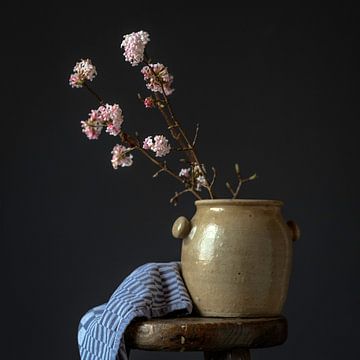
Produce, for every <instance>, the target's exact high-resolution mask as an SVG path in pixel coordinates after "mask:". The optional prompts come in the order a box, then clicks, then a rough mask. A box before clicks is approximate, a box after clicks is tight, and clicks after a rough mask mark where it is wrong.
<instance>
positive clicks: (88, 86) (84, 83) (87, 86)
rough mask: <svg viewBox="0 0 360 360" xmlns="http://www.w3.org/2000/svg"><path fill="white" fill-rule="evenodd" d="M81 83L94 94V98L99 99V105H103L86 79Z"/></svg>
mask: <svg viewBox="0 0 360 360" xmlns="http://www.w3.org/2000/svg"><path fill="white" fill-rule="evenodd" d="M83 85H84V87H85V89H87V90H88V91H89V92H90V93H91V94H92V95H94V96H95V97H96V99H97V100H98V101H99V103H100V105H104V101H103V99H102V98H101V97H100V96H99V95H98V94H97V92H95V91H94V90H93V88H92V87H91V86H90V85H89V84H88V83H87V82H86V81H84V82H83Z"/></svg>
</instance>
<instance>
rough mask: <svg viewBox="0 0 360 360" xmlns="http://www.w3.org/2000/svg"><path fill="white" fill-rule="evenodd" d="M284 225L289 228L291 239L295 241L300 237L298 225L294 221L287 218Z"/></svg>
mask: <svg viewBox="0 0 360 360" xmlns="http://www.w3.org/2000/svg"><path fill="white" fill-rule="evenodd" d="M286 225H287V226H288V227H289V229H290V233H291V240H292V241H296V240H299V239H300V235H301V232H300V228H299V226H298V225H297V224H296V222H295V221H292V220H289V221H288V222H287V223H286Z"/></svg>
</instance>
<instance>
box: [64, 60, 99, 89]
mask: <svg viewBox="0 0 360 360" xmlns="http://www.w3.org/2000/svg"><path fill="white" fill-rule="evenodd" d="M73 71H74V73H73V74H71V75H70V79H69V84H70V85H71V86H72V87H76V88H81V87H82V86H83V84H84V81H85V80H89V81H93V79H94V78H95V76H96V75H97V72H96V67H95V66H94V65H93V64H92V63H91V60H90V59H85V60H83V59H82V60H81V61H79V62H77V63H76V65H75V66H74V69H73Z"/></svg>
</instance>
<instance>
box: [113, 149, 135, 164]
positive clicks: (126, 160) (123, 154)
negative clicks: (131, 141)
mask: <svg viewBox="0 0 360 360" xmlns="http://www.w3.org/2000/svg"><path fill="white" fill-rule="evenodd" d="M130 150H131V149H130V148H126V147H125V146H123V145H119V144H117V145H115V146H114V148H113V150H112V151H111V154H112V159H111V164H112V166H113V168H114V169H117V168H118V167H119V166H121V167H125V166H131V165H132V164H133V160H132V159H133V156H132V155H131V154H129V151H130Z"/></svg>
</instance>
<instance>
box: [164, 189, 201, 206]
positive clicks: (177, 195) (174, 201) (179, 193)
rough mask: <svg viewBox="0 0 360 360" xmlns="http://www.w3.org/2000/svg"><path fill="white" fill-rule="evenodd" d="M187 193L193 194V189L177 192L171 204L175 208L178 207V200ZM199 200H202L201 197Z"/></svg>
mask: <svg viewBox="0 0 360 360" xmlns="http://www.w3.org/2000/svg"><path fill="white" fill-rule="evenodd" d="M187 192H191V193H193V189H191V188H187V189H184V190H183V191H180V192H177V191H176V192H175V195H174V196H173V197H172V198H171V199H170V203H171V204H174V206H176V205H177V204H178V199H179V197H180V196H181V195H183V194H185V193H187ZM198 199H201V198H200V197H199V198H198Z"/></svg>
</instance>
